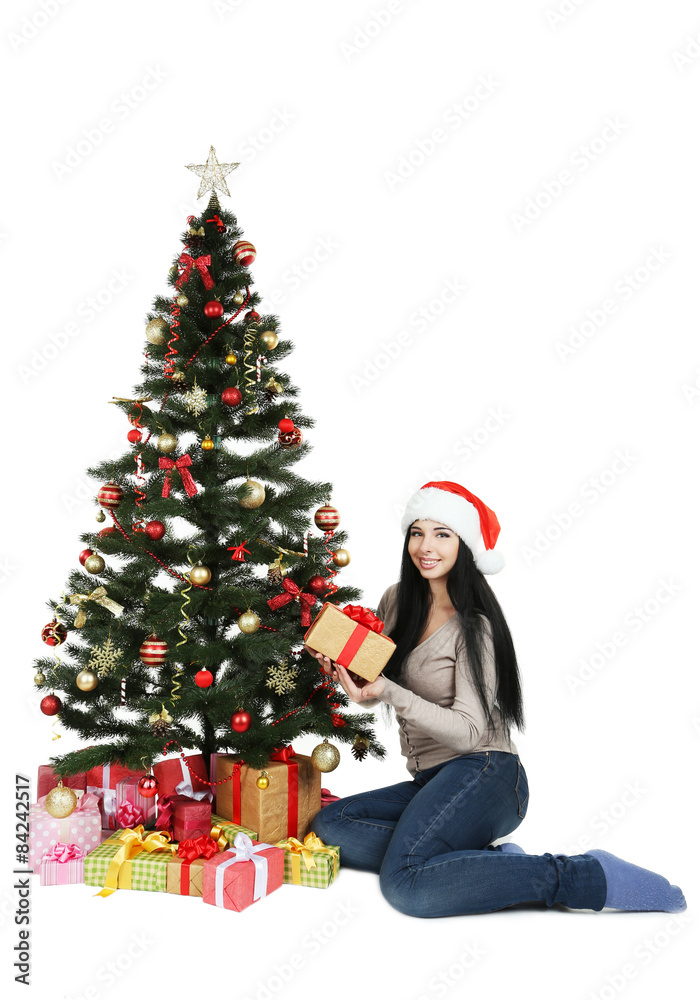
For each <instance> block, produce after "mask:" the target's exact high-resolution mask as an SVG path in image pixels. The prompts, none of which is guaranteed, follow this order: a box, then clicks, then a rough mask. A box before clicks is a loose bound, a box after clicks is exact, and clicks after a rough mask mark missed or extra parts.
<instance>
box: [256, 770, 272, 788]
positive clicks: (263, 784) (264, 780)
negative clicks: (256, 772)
mask: <svg viewBox="0 0 700 1000" xmlns="http://www.w3.org/2000/svg"><path fill="white" fill-rule="evenodd" d="M255 784H256V785H257V786H258V788H267V786H268V785H269V784H270V779H269V778H268V776H267V771H263V773H262V774H261V775H260V777H259V778H258V779H257V781H256V782H255Z"/></svg>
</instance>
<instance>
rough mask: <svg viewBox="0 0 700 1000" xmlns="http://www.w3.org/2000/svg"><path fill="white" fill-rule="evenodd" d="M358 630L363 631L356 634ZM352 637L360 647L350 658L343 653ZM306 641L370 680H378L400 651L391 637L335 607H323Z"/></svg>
mask: <svg viewBox="0 0 700 1000" xmlns="http://www.w3.org/2000/svg"><path fill="white" fill-rule="evenodd" d="M355 629H361V632H357V633H356V632H355ZM363 633H364V634H363ZM351 637H352V639H353V640H354V642H353V645H356V644H358V645H359V648H358V649H357V651H356V652H355V653H354V655H353V654H352V652H350V655H348V651H347V650H346V652H345V653H343V650H345V647H346V646H347V645H348V640H350V639H351ZM359 640H361V642H360V641H359ZM304 642H305V643H306V645H307V646H309V647H310V648H311V649H315V650H316V652H317V653H323V655H324V656H329V657H330V658H331V660H335V662H336V663H340V664H341V666H343V667H345V668H346V669H347V670H352V671H353V673H356V674H357V675H358V677H363V678H364V679H365V680H367V681H376V679H377V677H379V675H380V674H381V672H382V670H383V669H384V667H385V666H386V665H387V663H388V662H389V660H390V659H391V657H392V655H393V652H394V650H395V649H396V646H395V644H394V642H393V641H392V640H391V639H390V638H389V637H388V636H387V635H382V634H381V633H380V632H373V631H372V630H371V629H369V628H366V627H365V626H364V625H361V624H358V622H356V621H354V620H353V619H352V618H350V616H349V615H345V614H343V612H342V611H341V610H340V608H338V607H336V605H335V604H324V605H323V607H322V608H321V610H320V611H319V613H318V615H317V616H316V617H315V618H314V620H313V621H312V623H311V626H310V628H309V629H308V631H307V632H306V634H305V635H304Z"/></svg>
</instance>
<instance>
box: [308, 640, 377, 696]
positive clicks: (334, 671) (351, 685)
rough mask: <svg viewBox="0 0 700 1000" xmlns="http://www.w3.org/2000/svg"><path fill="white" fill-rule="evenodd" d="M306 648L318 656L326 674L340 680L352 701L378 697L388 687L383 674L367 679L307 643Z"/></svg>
mask: <svg viewBox="0 0 700 1000" xmlns="http://www.w3.org/2000/svg"><path fill="white" fill-rule="evenodd" d="M304 649H305V650H306V652H307V653H310V654H311V655H312V656H315V657H316V659H317V660H318V662H319V663H320V664H321V669H322V670H323V672H324V674H329V676H330V677H332V678H333V680H334V681H340V683H341V685H342V687H343V689H344V691H345V693H346V695H347V696H348V698H349V699H350V701H354V702H357V703H361V702H363V701H369V700H370V699H371V698H378V697H379V696H380V695H381V694H382V692H383V691H384V688H385V687H386V681H385V680H384V678H383V677H381V676H380V677H377V679H376V681H371V682H370V681H367V680H365V678H364V677H358V675H357V674H356V673H354V672H352V671H349V670H346V669H345V667H343V666H341V665H340V663H336V662H335V660H331V659H330V657H328V656H324V655H323V653H319V652H317V651H316V650H315V649H311V648H310V647H309V646H306V645H305V646H304Z"/></svg>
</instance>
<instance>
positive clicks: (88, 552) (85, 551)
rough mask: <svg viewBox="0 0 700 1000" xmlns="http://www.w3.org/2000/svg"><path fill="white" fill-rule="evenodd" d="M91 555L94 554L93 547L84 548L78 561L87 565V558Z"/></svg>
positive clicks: (82, 564)
mask: <svg viewBox="0 0 700 1000" xmlns="http://www.w3.org/2000/svg"><path fill="white" fill-rule="evenodd" d="M100 534H101V532H100ZM91 555H93V551H92V549H83V551H82V552H81V553H80V555H79V556H78V562H79V563H80V565H81V566H84V565H85V560H86V559H89V558H90V556H91Z"/></svg>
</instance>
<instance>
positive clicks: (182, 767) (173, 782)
mask: <svg viewBox="0 0 700 1000" xmlns="http://www.w3.org/2000/svg"><path fill="white" fill-rule="evenodd" d="M188 764H189V767H188V766H187V765H188ZM192 772H194V774H195V775H196V777H194V778H193V777H192ZM153 774H154V776H155V777H156V779H157V781H158V798H159V799H160V800H162V799H164V798H165V796H166V795H186V796H188V798H190V799H200V800H201V799H207V801H208V802H211V800H212V799H213V798H214V793H213V792H212V790H211V788H210V787H209V775H208V774H207V765H206V762H205V760H204V754H201V753H195V754H189V755H188V756H186V757H185V759H184V760H183V759H182V757H180V755H179V754H178V755H177V756H176V757H168V758H167V759H166V760H161V761H159V762H158V763H157V764H154V765H153ZM197 778H199V779H201V780H200V781H198V780H197Z"/></svg>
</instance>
